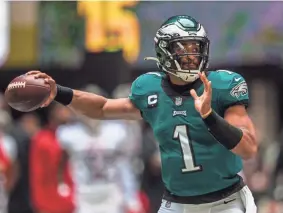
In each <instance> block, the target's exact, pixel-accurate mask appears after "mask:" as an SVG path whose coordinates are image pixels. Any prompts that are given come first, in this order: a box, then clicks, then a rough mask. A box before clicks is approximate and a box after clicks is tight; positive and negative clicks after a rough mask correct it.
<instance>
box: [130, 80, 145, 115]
mask: <svg viewBox="0 0 283 213" xmlns="http://www.w3.org/2000/svg"><path fill="white" fill-rule="evenodd" d="M141 78H142V77H141V76H140V77H138V78H137V79H136V80H135V81H134V82H133V83H132V86H131V93H130V95H129V99H130V100H131V101H132V103H133V104H134V105H135V106H136V107H137V108H138V109H139V110H142V102H141V97H142V94H143V93H142V86H141V81H142V79H141Z"/></svg>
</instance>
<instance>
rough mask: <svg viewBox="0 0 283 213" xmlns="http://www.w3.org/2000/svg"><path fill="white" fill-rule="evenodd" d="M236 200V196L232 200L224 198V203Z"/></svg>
mask: <svg viewBox="0 0 283 213" xmlns="http://www.w3.org/2000/svg"><path fill="white" fill-rule="evenodd" d="M234 200H236V198H234V199H232V200H227V201H226V200H224V204H227V203H230V202H232V201H234Z"/></svg>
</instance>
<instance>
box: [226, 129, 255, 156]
mask: <svg viewBox="0 0 283 213" xmlns="http://www.w3.org/2000/svg"><path fill="white" fill-rule="evenodd" d="M240 129H241V130H242V131H243V136H242V139H241V140H240V142H239V144H238V145H237V146H235V147H234V148H233V149H232V150H231V151H232V152H233V153H235V154H237V155H239V156H241V157H242V158H243V159H249V158H251V157H253V156H254V154H255V153H257V147H258V146H257V141H256V138H255V136H254V134H253V133H252V132H250V131H249V130H247V129H245V128H240Z"/></svg>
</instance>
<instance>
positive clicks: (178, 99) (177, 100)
mask: <svg viewBox="0 0 283 213" xmlns="http://www.w3.org/2000/svg"><path fill="white" fill-rule="evenodd" d="M182 102H183V99H182V98H181V97H176V98H175V105H176V106H181V105H182Z"/></svg>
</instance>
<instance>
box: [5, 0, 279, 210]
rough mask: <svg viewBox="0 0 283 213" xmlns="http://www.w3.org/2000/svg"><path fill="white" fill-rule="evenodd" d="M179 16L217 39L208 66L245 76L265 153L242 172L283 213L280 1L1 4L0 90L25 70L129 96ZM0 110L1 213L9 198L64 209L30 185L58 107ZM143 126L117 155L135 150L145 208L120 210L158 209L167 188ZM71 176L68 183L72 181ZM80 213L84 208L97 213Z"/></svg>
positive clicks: (266, 204) (137, 186)
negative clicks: (39, 142) (165, 28)
mask: <svg viewBox="0 0 283 213" xmlns="http://www.w3.org/2000/svg"><path fill="white" fill-rule="evenodd" d="M177 14H188V15H192V16H193V17H195V18H196V19H197V20H199V21H200V22H201V23H202V24H203V25H204V26H205V27H206V29H207V31H208V33H209V38H210V41H211V51H210V52H211V54H210V67H211V69H228V70H232V71H235V72H238V73H240V74H242V75H243V76H244V77H245V78H246V80H247V82H248V85H249V89H250V97H251V104H250V107H249V112H250V115H251V116H252V119H253V120H254V122H255V124H256V128H257V131H258V136H259V138H260V151H259V154H258V156H257V157H256V158H255V159H252V160H249V161H246V162H245V169H244V171H243V174H244V176H245V180H246V182H247V184H248V185H249V187H250V188H251V190H252V191H253V193H254V196H255V198H256V202H257V204H258V206H259V212H262V213H279V212H283V207H282V201H283V131H282V124H283V123H282V121H283V113H282V110H281V109H282V108H283V99H282V97H283V84H282V82H283V3H282V2H280V1H278V2H276V1H274V2H268V1H266V2H240V1H239V2H201V1H199V2H190V1H187V2H185V1H182V2H176V1H174V2H173V1H172V2H170V1H167V2H153V1H148V2H146V1H116V2H114V1H79V2H77V1H73V2H59V1H58V2H51V1H50V2H49V1H45V2H37V1H30V2H25V1H18V2H13V1H12V2H8V1H0V31H1V34H0V88H1V90H2V92H4V91H5V88H6V86H7V85H8V83H9V82H10V81H11V80H12V79H13V78H14V77H16V76H18V75H20V74H23V73H25V72H27V71H29V70H41V71H43V72H46V73H48V74H49V75H51V76H52V77H53V78H54V79H55V80H56V81H57V82H58V83H59V84H62V85H65V86H69V87H72V88H76V89H84V90H88V91H91V92H98V93H101V94H107V96H108V97H126V96H127V94H128V91H129V85H130V83H131V82H132V81H133V80H134V79H135V78H136V77H137V76H139V75H140V74H142V73H145V72H149V71H154V70H156V66H155V64H154V63H152V62H146V61H144V60H143V58H144V57H146V56H154V55H155V53H154V44H153V37H154V35H155V31H156V30H157V29H158V27H159V26H160V25H161V23H162V22H163V21H164V20H165V19H167V18H168V17H170V16H173V15H177ZM0 108H1V110H0V128H1V132H2V133H3V134H2V135H5V136H9V137H8V138H9V139H5V138H4V137H3V138H4V139H3V138H2V136H1V138H2V139H3V140H2V139H1V140H0V141H1V142H3V141H4V142H3V143H2V144H3V145H2V148H1V149H2V151H1V152H0V162H1V163H0V169H1V171H2V173H3V174H2V177H4V179H3V178H1V184H2V186H3V187H4V188H3V187H2V189H3V190H1V196H0V207H1V208H2V206H3V208H2V209H1V213H2V212H5V206H6V203H7V202H6V201H7V199H6V197H7V196H8V204H7V205H8V206H9V211H8V212H11V213H14V212H15V213H21V212H26V213H27V212H45V213H53V212H54V213H55V212H58V211H59V210H58V209H57V207H58V205H60V203H62V202H63V201H60V199H61V198H60V196H61V194H62V193H61V194H60V193H59V192H58V193H59V195H56V196H59V197H58V200H57V201H58V203H56V202H55V201H54V202H53V201H52V202H51V201H50V199H51V197H52V196H55V195H54V194H52V193H55V194H56V193H57V192H56V191H55V192H50V194H48V195H46V197H45V198H44V196H43V197H41V198H40V199H43V200H42V201H38V200H37V197H36V196H37V194H36V196H35V195H34V194H33V193H39V194H42V193H44V192H40V190H44V187H42V188H40V187H38V186H33V184H34V183H33V181H36V180H35V179H36V178H33V174H36V173H37V171H38V170H37V169H36V168H34V166H31V164H33V161H34V159H33V158H32V157H31V155H32V154H31V153H33V147H34V144H35V143H36V139H34V138H37V137H36V136H37V134H38V133H40V132H41V131H42V130H44V128H46V125H47V124H48V125H49V126H50V123H52V124H53V123H56V124H58V125H59V124H60V125H61V124H62V123H63V122H64V124H65V122H66V119H65V117H66V116H65V117H64V116H63V114H62V113H64V112H63V111H62V110H61V109H60V110H61V111H60V110H58V108H56V106H55V107H49V108H46V109H40V110H37V111H36V112H34V113H31V114H23V113H20V112H16V111H14V110H12V109H10V108H9V107H8V106H7V105H6V104H5V101H4V100H3V97H2V96H1V97H0ZM59 108H60V107H59ZM60 113H61V114H60ZM54 115H55V116H54ZM64 115H65V114H64ZM72 116H74V115H72ZM58 117H60V119H61V120H60V119H58ZM67 117H68V116H67ZM56 118H57V119H56ZM64 119H65V120H64ZM58 120H60V121H58ZM62 120H63V121H62ZM67 120H68V122H69V121H70V118H68V119H67ZM71 120H72V119H71ZM96 125H101V124H97V123H95V124H94V125H93V124H91V126H92V128H94V129H96V128H97V126H96ZM123 125H124V126H123ZM123 125H122V127H123V128H127V127H128V126H131V127H132V126H133V125H132V124H131V123H130V124H129V123H127V124H123ZM137 126H138V127H139V128H136V129H135V130H131V131H130V133H131V132H133V131H139V134H134V136H133V135H131V137H128V138H127V137H125V139H123V140H126V141H125V144H127V143H128V145H125V144H124V145H123V146H124V147H123V146H122V145H121V147H120V148H119V149H121V150H124V149H125V150H126V149H129V150H130V151H129V152H130V153H132V155H131V156H128V161H129V162H131V163H130V164H129V165H128V166H129V167H130V170H131V171H132V173H133V174H134V178H132V179H130V180H129V181H131V182H132V183H133V185H134V187H132V188H131V190H132V192H133V191H134V192H136V193H137V194H139V199H138V200H139V201H140V203H142V206H143V210H142V211H141V210H135V208H132V209H131V210H129V208H124V209H125V211H124V212H132V213H135V212H137V213H138V212H145V213H153V212H156V209H158V206H159V202H160V199H161V195H162V190H163V188H162V184H161V180H160V164H159V159H158V147H157V145H156V142H155V141H154V140H153V139H152V133H151V132H150V130H148V127H147V125H146V124H144V123H138V124H137ZM56 127H57V126H56ZM127 131H128V130H127ZM130 133H129V134H130ZM113 134H114V133H113ZM138 135H139V136H138ZM105 140H107V139H105ZM127 140H129V141H127ZM5 141H7V142H5ZM79 142H80V141H79ZM79 142H78V143H79ZM129 144H133V145H132V147H131V146H129ZM57 148H58V150H59V152H58V153H59V158H60V159H61V157H60V156H62V155H61V154H62V153H64V152H63V151H64V150H68V149H65V147H64V146H63V145H62V144H60V143H58V147H57ZM57 148H56V149H57ZM62 150H63V151H62ZM61 152H62V153H61ZM133 153H134V154H133ZM122 154H123V155H128V154H127V153H126V152H122ZM33 157H34V156H33ZM83 157H84V156H83ZM86 158H87V157H86ZM54 162H57V161H54ZM60 162H61V161H60ZM2 165H3V166H2ZM58 165H59V163H58ZM55 167H56V166H55ZM58 167H60V166H58ZM46 168H47V167H46ZM46 170H47V169H46ZM55 170H56V168H55ZM52 171H53V170H52ZM52 171H50V172H52ZM56 171H57V170H56ZM46 172H47V173H49V172H48V171H46ZM70 174H71V176H70V177H71V180H72V179H75V177H73V176H72V172H70ZM82 174H84V173H82ZM54 175H55V174H54ZM63 182H64V183H65V182H66V183H67V181H63ZM58 185H60V184H59V183H58ZM133 188H134V190H133ZM58 191H60V190H58ZM75 193H76V192H74V196H76V194H75ZM63 194H64V193H63ZM38 196H39V197H40V196H41V195H38ZM90 196H91V195H90ZM63 197H64V196H63ZM65 197H66V196H65ZM44 199H46V200H47V201H45V200H44ZM70 199H71V200H72V198H70ZM125 199H126V200H127V198H125ZM48 200H49V201H48ZM64 202H65V201H64ZM76 202H77V201H74V200H72V201H71V203H72V205H73V206H72V205H71V204H70V206H69V207H70V208H66V209H65V210H64V212H75V211H76V210H75V209H76V208H77V206H78V205H79V204H78V203H76ZM38 203H39V204H38ZM52 205H54V207H52ZM68 205H69V204H66V206H68ZM46 206H49V207H50V208H47V207H46ZM32 209H33V210H32ZM82 209H83V208H82ZM82 209H81V210H80V211H79V212H94V213H96V212H97V211H96V210H89V209H88V210H82ZM86 209H87V208H86ZM136 209H138V208H136ZM59 212H60V211H59ZM61 212H62V213H63V210H62V211H61ZM61 212H60V213H61Z"/></svg>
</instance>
